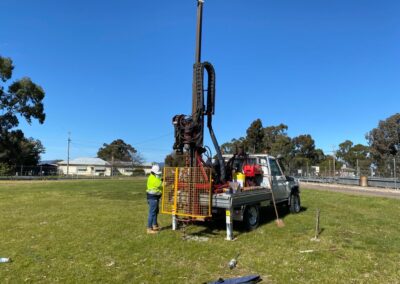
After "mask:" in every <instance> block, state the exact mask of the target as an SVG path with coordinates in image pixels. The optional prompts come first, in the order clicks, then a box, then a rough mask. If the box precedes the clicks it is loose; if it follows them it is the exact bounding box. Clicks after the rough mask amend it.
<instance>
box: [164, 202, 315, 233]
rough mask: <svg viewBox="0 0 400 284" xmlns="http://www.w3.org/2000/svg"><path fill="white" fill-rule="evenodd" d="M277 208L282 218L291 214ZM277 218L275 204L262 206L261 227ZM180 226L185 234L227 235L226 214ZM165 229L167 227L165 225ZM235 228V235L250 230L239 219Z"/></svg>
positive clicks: (304, 208)
mask: <svg viewBox="0 0 400 284" xmlns="http://www.w3.org/2000/svg"><path fill="white" fill-rule="evenodd" d="M277 209H278V215H279V218H280V219H284V217H285V216H286V215H288V214H291V213H290V212H289V208H287V207H286V206H278V207H277ZM305 211H307V207H301V211H300V212H299V213H298V214H301V213H302V212H305ZM275 220H276V215H275V210H274V208H273V206H267V207H262V208H261V209H260V223H259V226H260V227H261V226H263V225H266V224H269V223H271V222H272V223H273V222H275ZM168 228H171V226H169V227H168ZM179 228H180V230H181V231H184V232H185V234H187V235H191V236H197V237H208V238H212V237H215V236H218V237H220V236H221V235H224V236H225V235H226V223H225V216H223V215H220V216H218V217H215V218H214V217H213V219H212V220H211V221H206V222H193V223H186V224H183V225H182V223H180V225H179ZM182 228H184V229H182ZM165 229H167V228H166V227H165ZM233 229H234V236H235V237H237V236H240V235H241V234H244V233H247V232H249V230H248V229H247V228H246V227H245V225H244V223H243V222H239V221H234V224H233ZM256 230H257V229H256Z"/></svg>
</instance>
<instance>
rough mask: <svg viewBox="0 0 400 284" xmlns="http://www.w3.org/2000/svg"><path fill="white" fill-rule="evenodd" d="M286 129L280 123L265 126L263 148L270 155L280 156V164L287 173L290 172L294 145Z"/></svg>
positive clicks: (285, 126)
mask: <svg viewBox="0 0 400 284" xmlns="http://www.w3.org/2000/svg"><path fill="white" fill-rule="evenodd" d="M287 130H288V126H287V125H285V124H282V123H281V124H279V125H277V126H268V127H265V128H264V139H263V148H264V151H266V152H267V153H268V154H270V155H272V156H275V157H278V156H281V159H280V164H281V166H283V168H285V169H286V171H287V172H288V173H289V172H291V166H292V165H291V160H292V158H293V150H294V145H293V143H292V139H291V138H290V137H289V136H288V134H287Z"/></svg>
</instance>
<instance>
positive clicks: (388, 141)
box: [366, 113, 400, 174]
mask: <svg viewBox="0 0 400 284" xmlns="http://www.w3.org/2000/svg"><path fill="white" fill-rule="evenodd" d="M366 139H367V140H368V143H369V146H370V151H371V156H372V159H373V160H374V162H375V163H376V165H377V166H378V170H379V171H380V172H381V173H383V174H389V172H390V169H389V168H388V167H387V165H388V163H389V160H390V159H391V158H393V157H395V156H396V155H397V152H398V150H399V145H400V113H396V114H394V115H392V116H390V117H388V118H387V119H386V120H381V121H379V124H378V127H376V128H374V129H372V130H371V131H370V132H368V133H367V134H366Z"/></svg>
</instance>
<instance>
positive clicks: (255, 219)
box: [243, 205, 260, 231]
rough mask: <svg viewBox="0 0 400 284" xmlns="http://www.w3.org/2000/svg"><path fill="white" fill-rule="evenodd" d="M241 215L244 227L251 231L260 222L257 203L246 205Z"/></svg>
mask: <svg viewBox="0 0 400 284" xmlns="http://www.w3.org/2000/svg"><path fill="white" fill-rule="evenodd" d="M243 217H244V218H243V221H244V225H245V227H246V229H247V230H249V231H252V230H254V229H256V228H257V227H258V225H259V224H260V209H259V208H258V206H257V205H251V206H247V207H246V210H245V211H244V216H243Z"/></svg>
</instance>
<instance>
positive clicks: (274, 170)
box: [269, 159, 282, 176]
mask: <svg viewBox="0 0 400 284" xmlns="http://www.w3.org/2000/svg"><path fill="white" fill-rule="evenodd" d="M269 164H270V166H271V175H272V176H281V175H282V173H281V170H280V169H279V166H278V163H277V162H276V161H275V160H273V159H270V160H269Z"/></svg>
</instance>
